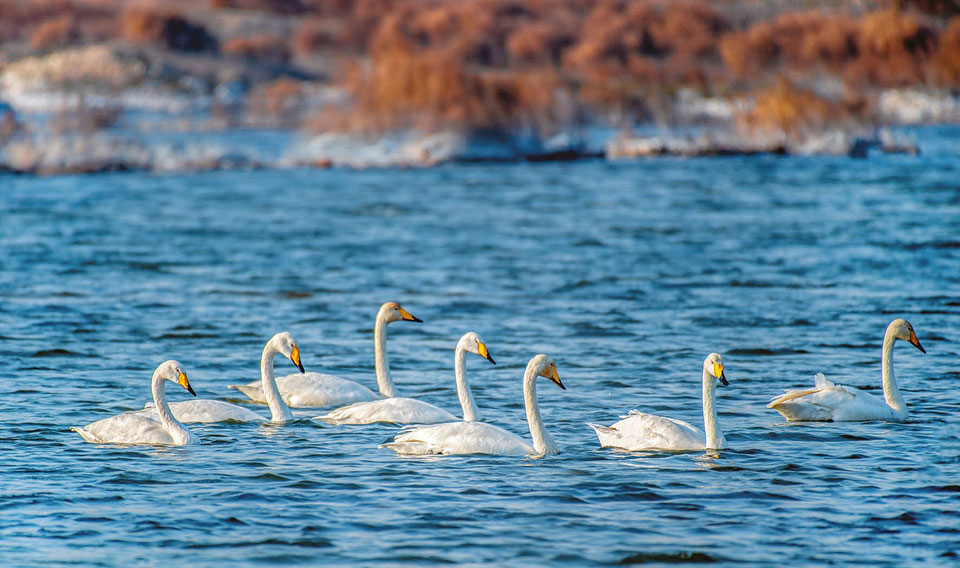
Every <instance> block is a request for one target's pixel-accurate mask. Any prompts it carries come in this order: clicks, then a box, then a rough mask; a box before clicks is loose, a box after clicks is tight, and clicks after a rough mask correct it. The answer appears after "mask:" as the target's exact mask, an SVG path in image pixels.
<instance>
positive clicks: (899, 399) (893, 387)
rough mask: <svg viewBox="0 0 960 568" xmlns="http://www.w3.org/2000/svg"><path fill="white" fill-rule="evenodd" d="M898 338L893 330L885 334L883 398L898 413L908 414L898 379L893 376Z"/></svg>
mask: <svg viewBox="0 0 960 568" xmlns="http://www.w3.org/2000/svg"><path fill="white" fill-rule="evenodd" d="M896 341H897V338H896V336H895V335H894V332H893V331H892V330H891V329H889V328H888V329H887V332H886V333H885V334H883V353H882V355H881V369H882V371H881V372H882V375H883V398H884V400H886V401H887V405H888V406H889V407H890V408H892V409H894V410H896V411H897V412H906V410H907V403H906V402H905V401H904V400H903V395H901V394H900V388H899V387H897V378H896V376H895V375H894V374H893V344H894V343H896Z"/></svg>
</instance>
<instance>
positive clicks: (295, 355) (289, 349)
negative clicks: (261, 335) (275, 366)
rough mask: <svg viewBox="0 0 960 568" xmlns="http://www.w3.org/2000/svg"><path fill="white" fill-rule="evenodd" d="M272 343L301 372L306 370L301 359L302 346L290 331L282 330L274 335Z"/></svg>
mask: <svg viewBox="0 0 960 568" xmlns="http://www.w3.org/2000/svg"><path fill="white" fill-rule="evenodd" d="M270 343H272V344H273V346H274V347H275V348H276V350H277V352H278V353H281V354H282V355H283V356H284V357H286V358H287V359H290V360H291V361H293V364H294V365H296V366H297V369H298V370H299V371H300V372H301V373H303V372H305V371H304V369H303V363H302V362H301V361H300V348H299V347H297V342H296V340H294V339H293V336H292V335H290V332H289V331H281V332H280V333H278V334H276V335H274V336H273V337H272V338H270Z"/></svg>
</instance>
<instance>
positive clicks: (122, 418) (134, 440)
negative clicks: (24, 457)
mask: <svg viewBox="0 0 960 568" xmlns="http://www.w3.org/2000/svg"><path fill="white" fill-rule="evenodd" d="M164 381H173V382H175V383H177V384H178V385H180V386H181V387H183V388H185V389H186V390H187V392H189V393H190V394H192V395H193V396H197V393H195V392H193V387H191V386H190V381H188V380H187V374H186V373H184V372H183V371H182V370H180V363H178V362H176V361H173V360H170V361H164V362H163V363H161V364H160V366H159V367H157V370H156V371H154V372H153V381H152V383H151V388H152V390H153V401H154V402H155V403H156V405H157V408H158V409H159V412H158V413H157V415H156V417H155V418H150V417H149V416H145V415H142V414H140V413H139V412H124V413H123V414H117V415H116V416H111V417H110V418H104V419H103V420H97V421H96V422H94V423H92V424H87V425H86V426H84V427H82V428H81V427H79V426H78V427H73V428H71V430H73V431H74V432H76V433H77V434H80V436H81V437H82V438H83V439H84V440H86V441H87V442H90V443H91V444H151V445H169V446H186V445H188V444H197V443H199V442H200V440H198V439H197V437H196V436H195V435H194V434H193V433H192V432H190V430H187V429H186V427H184V425H183V424H181V423H180V422H179V421H177V419H176V418H174V417H173V415H172V414H171V413H170V407H169V406H167V397H166V394H165V393H164V390H163V386H164V384H165V383H164Z"/></svg>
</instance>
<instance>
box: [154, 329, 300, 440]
mask: <svg viewBox="0 0 960 568" xmlns="http://www.w3.org/2000/svg"><path fill="white" fill-rule="evenodd" d="M277 353H282V354H283V355H285V356H286V357H289V358H290V360H291V361H293V364H294V365H296V366H297V368H298V369H300V372H301V373H302V372H303V364H302V363H301V362H300V349H299V348H298V347H297V344H296V341H294V339H293V337H291V336H290V333H288V332H286V331H284V332H281V333H278V334H276V335H274V336H273V337H271V338H270V341H268V342H267V344H266V345H265V346H264V348H263V353H262V354H261V356H260V381H261V382H262V383H265V384H270V385H273V386H272V387H268V389H267V391H268V393H269V392H272V391H275V390H276V383H275V381H274V378H273V357H274V356H275V355H276V354H277ZM272 398H273V400H272V402H268V404H269V405H270V414H271V418H270V420H268V419H267V418H265V417H263V416H260V415H259V414H257V413H256V412H254V411H252V410H250V409H249V408H244V407H242V406H239V405H237V404H232V403H229V402H225V401H222V400H211V399H199V400H186V401H183V402H174V403H171V404H170V410H171V412H173V416H174V418H176V419H177V420H179V421H181V422H226V421H228V420H229V421H233V422H268V421H270V422H280V423H282V422H286V421H288V420H291V419H292V418H293V414H292V413H291V411H290V408H289V407H287V405H286V404H285V403H284V402H283V399H282V398H280V397H272ZM269 400H270V398H268V401H269ZM139 412H142V413H145V414H147V415H148V416H150V415H154V416H155V413H156V409H155V405H154V404H152V403H149V402H148V403H147V407H146V408H144V410H141V411H139Z"/></svg>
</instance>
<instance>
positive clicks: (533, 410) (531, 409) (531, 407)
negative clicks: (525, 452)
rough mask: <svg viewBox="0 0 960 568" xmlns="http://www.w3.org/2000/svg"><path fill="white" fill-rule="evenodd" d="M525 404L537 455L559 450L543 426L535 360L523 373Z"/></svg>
mask: <svg viewBox="0 0 960 568" xmlns="http://www.w3.org/2000/svg"><path fill="white" fill-rule="evenodd" d="M523 406H524V407H525V408H526V411H527V425H528V426H530V436H531V437H532V438H533V449H534V450H536V451H537V455H541V456H542V455H546V454H548V453H556V452H557V444H556V443H555V442H554V441H553V438H552V437H551V436H550V433H549V432H547V429H546V428H544V426H543V418H541V416H540V405H539V404H538V403H537V368H536V365H535V364H534V362H533V361H531V362H530V363H529V364H528V365H527V370H526V371H525V372H524V374H523Z"/></svg>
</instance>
